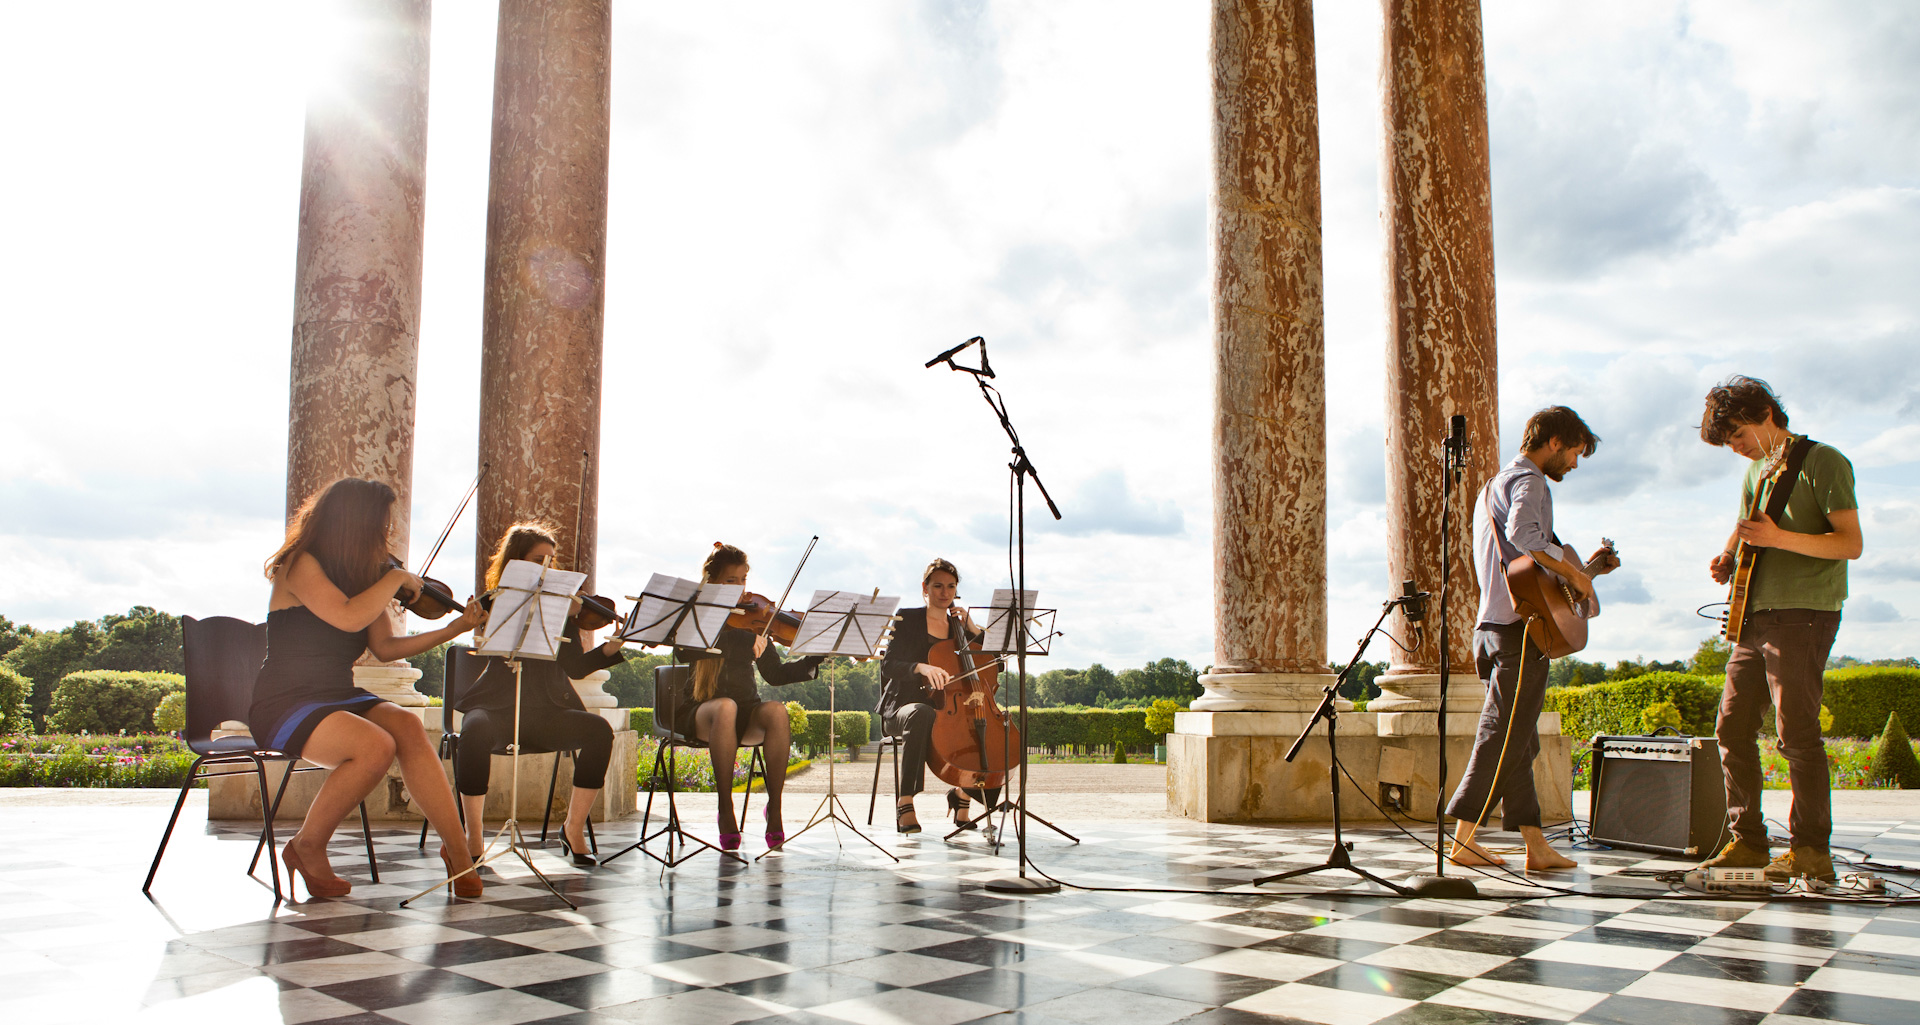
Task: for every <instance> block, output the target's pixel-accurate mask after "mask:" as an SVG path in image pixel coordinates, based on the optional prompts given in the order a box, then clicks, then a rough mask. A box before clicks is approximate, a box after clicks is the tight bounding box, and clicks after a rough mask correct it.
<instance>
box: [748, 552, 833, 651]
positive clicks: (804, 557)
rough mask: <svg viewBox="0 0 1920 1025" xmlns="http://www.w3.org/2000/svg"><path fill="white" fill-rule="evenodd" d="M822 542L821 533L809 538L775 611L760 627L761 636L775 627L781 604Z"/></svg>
mask: <svg viewBox="0 0 1920 1025" xmlns="http://www.w3.org/2000/svg"><path fill="white" fill-rule="evenodd" d="M819 543H820V535H818V534H815V535H813V537H811V538H809V539H808V540H807V550H806V551H804V552H801V553H800V565H798V566H795V567H793V575H792V576H790V577H788V578H787V589H786V590H784V591H781V592H780V600H779V601H777V602H774V603H773V613H772V614H771V615H769V616H768V617H767V625H766V626H763V627H761V628H760V636H762V637H765V636H766V635H767V633H768V632H769V631H771V630H772V629H773V621H774V620H775V619H778V618H779V617H780V606H782V605H785V604H786V603H787V597H788V596H789V595H791V594H793V585H794V582H795V581H797V580H799V579H800V571H801V570H803V569H805V568H806V566H807V560H808V559H810V558H812V557H813V546H814V545H817V544H819Z"/></svg>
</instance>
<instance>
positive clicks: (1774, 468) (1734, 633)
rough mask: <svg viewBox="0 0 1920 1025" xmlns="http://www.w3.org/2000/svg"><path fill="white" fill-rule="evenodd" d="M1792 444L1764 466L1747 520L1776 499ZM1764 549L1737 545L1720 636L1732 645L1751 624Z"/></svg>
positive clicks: (1773, 454) (1771, 456) (1777, 450)
mask: <svg viewBox="0 0 1920 1025" xmlns="http://www.w3.org/2000/svg"><path fill="white" fill-rule="evenodd" d="M1792 449H1793V446H1792V445H1791V444H1787V445H1780V446H1778V447H1776V448H1775V449H1774V450H1773V452H1771V453H1770V454H1768V456H1767V461H1766V463H1765V464H1764V465H1762V466H1761V467H1760V486H1759V487H1756V488H1754V489H1753V504H1752V505H1750V506H1748V507H1747V517H1746V518H1747V519H1749V520H1757V519H1759V518H1760V510H1762V509H1765V508H1766V507H1767V503H1768V502H1770V501H1772V500H1773V487H1774V485H1775V484H1777V483H1778V482H1779V480H1780V477H1781V475H1782V473H1783V471H1785V470H1786V468H1787V453H1788V452H1790V451H1792ZM1760 552H1761V549H1759V548H1755V547H1754V546H1752V545H1750V544H1748V543H1746V542H1745V541H1736V542H1734V548H1733V561H1734V566H1733V580H1732V582H1731V583H1730V584H1728V586H1727V616H1726V618H1725V619H1724V620H1721V622H1720V636H1722V637H1725V638H1726V639H1727V643H1728V644H1733V643H1735V642H1737V641H1739V640H1740V630H1741V628H1742V627H1743V626H1744V625H1745V624H1746V621H1747V598H1748V597H1749V595H1748V593H1747V592H1748V588H1749V585H1751V584H1752V583H1753V568H1754V566H1755V565H1757V564H1758V563H1759V561H1760Z"/></svg>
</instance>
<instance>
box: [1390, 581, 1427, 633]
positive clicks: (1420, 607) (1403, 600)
mask: <svg viewBox="0 0 1920 1025" xmlns="http://www.w3.org/2000/svg"><path fill="white" fill-rule="evenodd" d="M1431 597H1433V596H1432V595H1431V594H1429V593H1427V592H1426V591H1416V590H1414V587H1413V581H1411V580H1402V581H1400V597H1398V598H1396V599H1394V603H1395V604H1397V605H1399V606H1400V612H1401V614H1403V615H1405V616H1406V617H1407V622H1409V623H1418V622H1420V621H1421V620H1423V619H1425V618H1427V600H1428V599H1429V598H1431Z"/></svg>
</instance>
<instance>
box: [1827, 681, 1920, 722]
mask: <svg viewBox="0 0 1920 1025" xmlns="http://www.w3.org/2000/svg"><path fill="white" fill-rule="evenodd" d="M1823 695H1824V696H1823V697H1822V698H1821V700H1820V703H1821V704H1823V705H1826V706H1827V711H1829V712H1832V713H1833V729H1831V730H1828V731H1827V732H1828V733H1831V734H1832V735H1834V736H1836V737H1873V736H1878V735H1879V734H1880V731H1882V730H1884V729H1886V726H1887V716H1888V715H1890V714H1894V713H1898V714H1899V716H1900V721H1901V722H1903V723H1920V669H1907V668H1905V667H1900V666H1855V667H1853V668H1851V669H1835V670H1833V671H1832V672H1829V673H1828V674H1827V682H1826V689H1825V691H1824V692H1823Z"/></svg>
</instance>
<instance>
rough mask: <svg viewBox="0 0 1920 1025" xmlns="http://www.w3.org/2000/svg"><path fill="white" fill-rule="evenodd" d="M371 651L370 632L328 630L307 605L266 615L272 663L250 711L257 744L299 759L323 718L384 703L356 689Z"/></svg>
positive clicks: (256, 686)
mask: <svg viewBox="0 0 1920 1025" xmlns="http://www.w3.org/2000/svg"><path fill="white" fill-rule="evenodd" d="M366 650H367V632H366V631H365V630H359V631H355V632H352V633H349V632H348V631H345V630H340V629H337V628H335V627H332V626H329V625H328V624H327V623H326V621H325V620H322V619H321V618H320V617H319V616H316V615H314V614H313V611H312V610H310V609H308V608H307V607H306V606H304V605H295V606H293V607H292V608H285V609H275V610H274V611H272V612H269V613H267V660H266V661H265V662H263V663H261V664H260V675H259V677H258V678H257V679H255V681H254V684H253V707H252V708H250V709H248V711H247V726H248V727H249V728H250V729H252V731H253V742H254V743H256V744H258V745H260V746H261V747H262V748H265V749H267V750H269V751H279V752H281V753H282V754H289V755H297V754H299V753H300V751H301V749H302V748H304V747H306V746H307V738H308V737H310V736H312V735H313V730H314V727H316V726H319V725H320V721H321V720H322V719H325V718H326V717H327V716H329V715H332V714H333V713H335V712H354V713H364V712H366V711H367V709H370V708H372V707H373V706H375V705H377V704H379V703H380V702H381V701H383V700H385V699H384V698H381V697H379V696H378V695H375V694H370V693H368V692H366V691H364V690H361V689H360V688H358V687H355V686H354V685H353V663H354V662H355V661H357V660H358V659H359V658H360V656H361V655H362V654H363V653H365V652H366Z"/></svg>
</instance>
